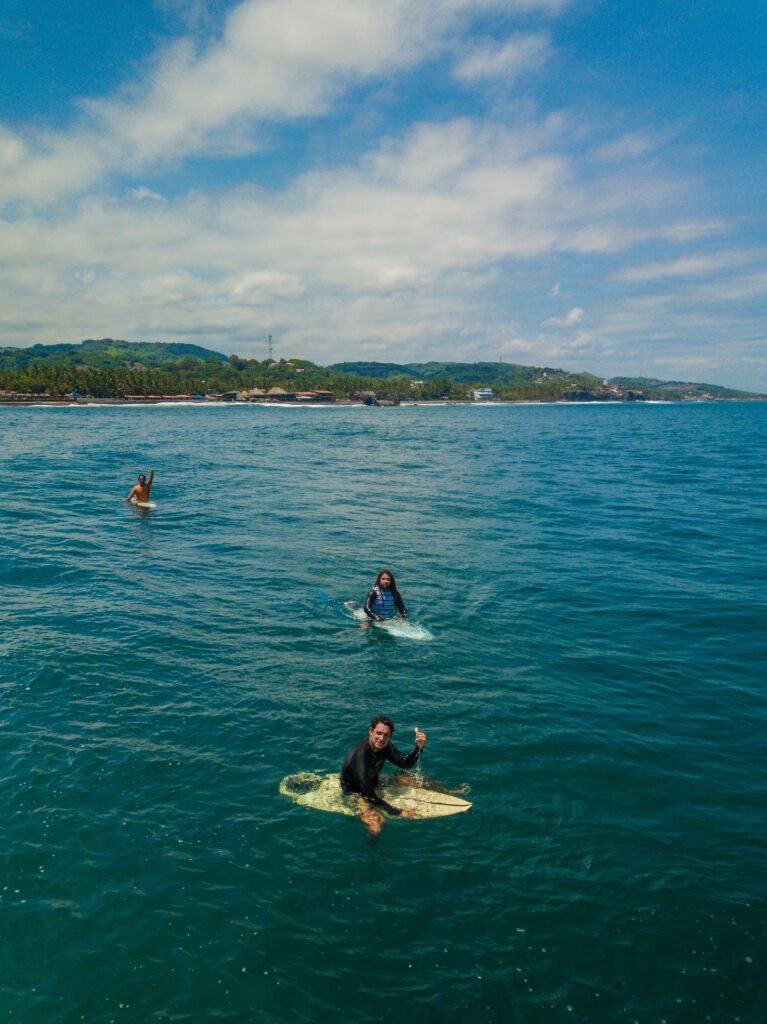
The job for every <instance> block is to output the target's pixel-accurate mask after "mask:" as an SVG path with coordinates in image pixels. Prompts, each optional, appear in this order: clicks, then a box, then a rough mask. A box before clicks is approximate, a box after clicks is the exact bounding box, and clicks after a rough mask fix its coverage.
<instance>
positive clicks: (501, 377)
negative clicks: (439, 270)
mask: <svg viewBox="0 0 767 1024" xmlns="http://www.w3.org/2000/svg"><path fill="white" fill-rule="evenodd" d="M328 369H329V370H337V371H338V372H340V373H353V374H358V375H361V376H364V377H376V378H381V379H382V380H391V379H393V378H395V377H408V378H410V379H411V380H424V381H426V380H438V379H439V380H451V381H453V382H454V383H456V384H477V385H486V386H489V387H492V386H493V385H497V386H502V387H514V386H516V385H521V384H532V383H535V382H536V381H543V380H548V381H555V380H569V381H573V382H574V383H577V384H579V385H580V384H584V383H588V382H589V381H592V382H596V381H597V380H598V379H599V378H597V377H595V376H594V375H593V374H590V373H567V372H566V371H565V370H558V369H555V368H554V367H551V366H523V365H521V364H520V363H447V362H429V363H364V362H354V363H333V364H332V365H331V366H329V367H328Z"/></svg>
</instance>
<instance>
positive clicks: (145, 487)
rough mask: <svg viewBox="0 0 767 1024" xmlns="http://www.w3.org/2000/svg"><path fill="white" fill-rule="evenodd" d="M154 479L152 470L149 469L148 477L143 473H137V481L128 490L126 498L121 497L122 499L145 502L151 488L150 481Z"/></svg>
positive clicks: (147, 499)
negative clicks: (130, 489) (129, 490)
mask: <svg viewBox="0 0 767 1024" xmlns="http://www.w3.org/2000/svg"><path fill="white" fill-rule="evenodd" d="M153 480H154V470H153V469H150V470H149V479H148V480H147V478H146V477H145V476H144V474H143V473H139V477H138V483H137V484H136V486H135V487H134V488H133V490H132V491H131V492H130V494H129V495H128V497H127V498H123V501H135V502H141V503H143V502H146V501H149V492H150V491H151V490H152V481H153Z"/></svg>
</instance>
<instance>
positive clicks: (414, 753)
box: [386, 732, 426, 768]
mask: <svg viewBox="0 0 767 1024" xmlns="http://www.w3.org/2000/svg"><path fill="white" fill-rule="evenodd" d="M425 742H426V736H425V735H424V733H422V732H419V733H417V734H416V744H415V746H414V747H413V749H412V750H411V751H410V753H409V754H403V753H402V751H400V750H397V748H396V747H395V746H394V744H392V743H390V744H389V746H388V747H387V748H386V757H387V759H388V760H389V761H391V762H392V764H396V766H397V767H398V768H412V767H413V765H414V764H415V763H416V762H417V761H418V758H419V757H420V756H421V751H422V750H423V745H424V743H425Z"/></svg>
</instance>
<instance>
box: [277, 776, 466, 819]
mask: <svg viewBox="0 0 767 1024" xmlns="http://www.w3.org/2000/svg"><path fill="white" fill-rule="evenodd" d="M400 778H402V776H400ZM378 788H379V792H380V794H381V796H382V797H383V799H384V800H386V802H387V803H389V804H391V805H392V807H396V808H398V809H399V810H401V811H416V812H417V814H418V818H444V817H446V816H447V815H450V814H462V813H463V812H464V811H468V810H469V808H470V807H471V804H470V803H469V801H468V800H462V799H461V797H459V796H453V795H452V794H451V793H438V792H437V791H436V790H435V789H428V787H425V786H416V785H410V784H409V783H407V782H405V783H402V782H395V781H393V779H392V778H389V779H386V780H385V781H382V783H381V785H380V786H379V787H378ZM280 793H281V794H282V795H283V796H286V797H288V799H289V800H292V801H293V803H296V804H300V805H301V807H311V808H312V809H313V810H315V811H329V812H330V813H331V814H347V815H354V814H356V811H355V809H354V807H353V806H352V805H351V803H350V802H349V799H348V798H347V797H345V796H344V793H343V790H342V789H341V780H340V778H339V776H338V775H337V774H335V773H333V774H331V775H316V774H314V773H313V772H299V773H298V774H297V775H286V776H285V778H284V779H283V780H282V782H281V783H280ZM416 820H417V819H416Z"/></svg>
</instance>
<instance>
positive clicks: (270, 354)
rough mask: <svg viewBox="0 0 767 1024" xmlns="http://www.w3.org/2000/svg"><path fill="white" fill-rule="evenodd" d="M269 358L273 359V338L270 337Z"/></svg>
mask: <svg viewBox="0 0 767 1024" xmlns="http://www.w3.org/2000/svg"><path fill="white" fill-rule="evenodd" d="M269 358H270V359H271V358H272V336H271V334H270V335H269Z"/></svg>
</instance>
